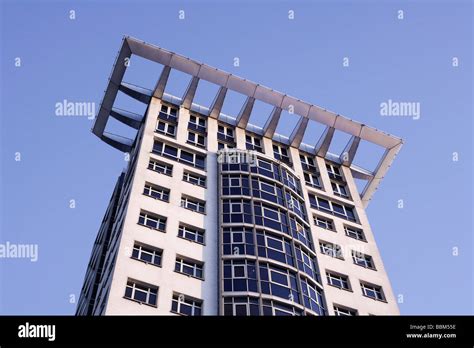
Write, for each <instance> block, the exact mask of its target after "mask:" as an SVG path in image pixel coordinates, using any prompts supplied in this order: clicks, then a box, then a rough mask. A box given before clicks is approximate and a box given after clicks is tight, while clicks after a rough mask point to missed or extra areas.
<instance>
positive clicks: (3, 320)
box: [0, 316, 474, 348]
mask: <svg viewBox="0 0 474 348" xmlns="http://www.w3.org/2000/svg"><path fill="white" fill-rule="evenodd" d="M473 332H474V320H473V317H472V316H399V317H394V316H367V317H362V316H359V317H199V318H197V317H171V316H167V317H164V316H109V317H73V316H3V317H1V316H0V346H1V347H2V348H5V347H6V348H8V347H10V346H16V345H20V346H27V345H34V346H38V345H41V346H44V345H53V346H54V345H58V344H61V345H67V344H98V345H108V344H131V345H132V347H136V346H140V345H147V344H153V345H157V344H158V346H162V345H164V344H171V345H177V344H184V345H190V346H191V345H196V344H198V343H202V344H220V345H223V344H238V345H242V346H246V345H249V344H259V345H272V344H287V345H288V347H295V346H298V345H299V344H311V345H312V346H313V345H317V344H357V345H376V344H378V345H380V344H412V345H417V346H419V345H429V346H433V345H438V344H443V345H446V344H447V345H449V346H455V345H465V346H468V345H469V346H470V347H472V346H473V343H474V334H473Z"/></svg>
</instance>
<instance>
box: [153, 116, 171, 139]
mask: <svg viewBox="0 0 474 348" xmlns="http://www.w3.org/2000/svg"><path fill="white" fill-rule="evenodd" d="M155 130H156V132H157V133H161V134H164V135H166V136H169V137H172V138H174V137H175V135H176V125H174V124H171V123H168V122H165V121H161V120H158V121H157V122H156V129H155Z"/></svg>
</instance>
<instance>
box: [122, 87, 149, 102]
mask: <svg viewBox="0 0 474 348" xmlns="http://www.w3.org/2000/svg"><path fill="white" fill-rule="evenodd" d="M119 90H120V91H122V92H123V93H125V94H126V95H128V96H130V97H132V98H133V99H136V100H138V101H140V102H142V103H145V104H148V103H150V100H151V96H152V95H153V94H152V92H151V91H150V90H149V89H145V88H142V87H138V86H135V85H132V84H129V83H126V82H122V83H121V84H120V86H119Z"/></svg>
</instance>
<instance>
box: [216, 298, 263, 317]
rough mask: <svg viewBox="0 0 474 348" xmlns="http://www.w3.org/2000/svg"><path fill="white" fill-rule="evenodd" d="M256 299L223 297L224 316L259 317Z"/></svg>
mask: <svg viewBox="0 0 474 348" xmlns="http://www.w3.org/2000/svg"><path fill="white" fill-rule="evenodd" d="M259 314H260V311H259V309H258V298H257V297H224V315H234V316H242V315H244V316H247V315H259Z"/></svg>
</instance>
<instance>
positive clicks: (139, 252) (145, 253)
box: [132, 242, 163, 266]
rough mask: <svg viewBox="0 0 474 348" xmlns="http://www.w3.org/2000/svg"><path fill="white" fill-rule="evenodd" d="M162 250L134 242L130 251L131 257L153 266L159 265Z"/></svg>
mask: <svg viewBox="0 0 474 348" xmlns="http://www.w3.org/2000/svg"><path fill="white" fill-rule="evenodd" d="M162 255H163V250H161V249H158V248H155V247H152V246H149V245H145V244H141V243H137V242H135V244H134V246H133V251H132V259H135V260H140V261H143V262H146V263H149V264H152V265H155V266H161V257H162Z"/></svg>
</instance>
